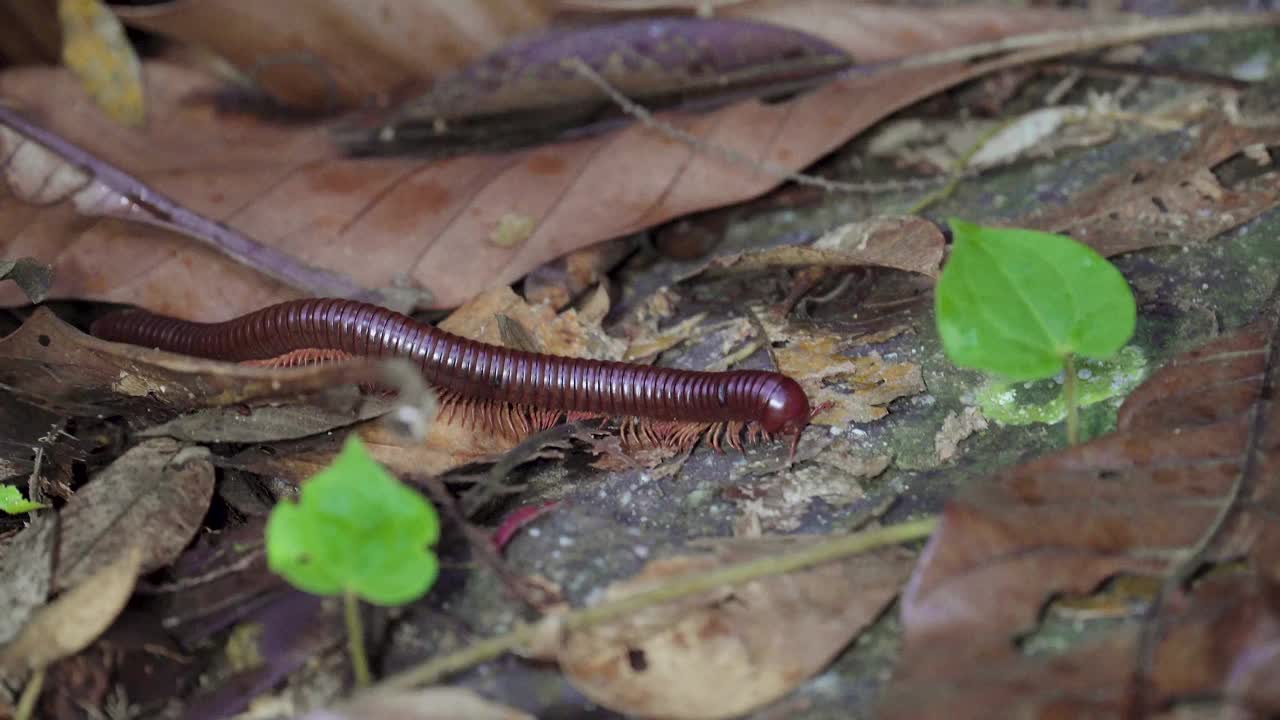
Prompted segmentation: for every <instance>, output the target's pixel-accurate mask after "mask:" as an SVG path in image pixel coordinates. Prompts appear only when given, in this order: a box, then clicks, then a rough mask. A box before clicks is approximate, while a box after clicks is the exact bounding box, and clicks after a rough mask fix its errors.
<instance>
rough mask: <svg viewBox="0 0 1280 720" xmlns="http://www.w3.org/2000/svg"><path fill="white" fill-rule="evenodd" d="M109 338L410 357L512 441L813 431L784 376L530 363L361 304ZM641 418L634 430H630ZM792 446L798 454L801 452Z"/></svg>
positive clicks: (174, 345) (333, 303)
mask: <svg viewBox="0 0 1280 720" xmlns="http://www.w3.org/2000/svg"><path fill="white" fill-rule="evenodd" d="M91 332H92V333H93V334H94V335H96V336H98V337H100V338H103V339H106V340H112V341H116V342H126V343H131V344H134V345H144V346H148V347H154V348H159V349H161V350H167V351H170V352H176V353H182V354H185V355H193V356H197V357H203V358H210V359H216V360H229V361H235V362H255V364H271V365H290V364H293V365H296V364H309V363H312V362H321V361H331V360H335V359H340V358H341V357H343V356H344V355H343V354H345V355H350V356H359V357H372V358H385V357H404V358H409V359H410V360H412V361H414V362H415V363H417V365H418V366H419V367H420V368H421V369H422V373H423V376H424V377H425V379H426V380H427V382H429V383H431V384H432V385H434V386H435V387H436V388H438V389H439V390H440V391H441V394H442V400H443V401H444V402H445V408H446V410H445V416H446V418H451V417H453V416H454V415H455V414H456V413H458V412H461V414H462V416H463V418H464V420H466V421H467V422H469V423H470V424H472V425H476V424H479V425H481V426H483V427H486V428H488V429H491V430H495V431H505V432H509V433H511V434H513V435H521V434H527V433H528V432H531V431H533V430H537V429H540V428H544V427H549V426H550V425H553V424H555V423H556V422H558V421H559V420H560V419H561V418H563V417H571V418H582V417H620V418H623V419H624V420H623V423H622V434H623V438H624V440H628V439H629V440H631V441H636V442H646V441H647V442H653V443H664V442H665V443H672V444H677V445H682V444H684V443H689V444H692V442H694V441H696V440H697V438H698V437H700V436H702V435H707V436H708V437H709V438H710V440H711V443H712V444H713V445H714V446H715V447H717V448H718V447H719V439H720V437H721V436H722V435H723V436H724V437H725V438H726V439H727V440H728V442H729V444H730V445H732V446H734V447H741V444H740V436H741V435H742V433H743V432H744V431H745V432H746V434H747V437H748V439H755V438H758V437H762V436H763V437H771V436H773V435H776V434H783V435H791V436H794V438H795V441H796V442H798V441H799V437H800V433H801V432H802V431H803V430H804V428H805V426H806V425H807V424H808V422H809V417H810V407H809V398H808V396H807V395H806V394H805V392H804V390H803V389H802V388H801V387H800V385H799V383H797V382H796V381H795V380H793V379H791V378H789V377H787V376H786V375H782V374H780V373H775V372H766V371H761V370H732V371H726V372H704V371H696V370H678V369H672V368H659V367H651V366H647V365H633V364H628V363H621V362H612V361H603V360H588V359H584V358H570V357H561V356H556V355H546V354H540V353H531V352H525V351H521V350H512V349H509V348H504V347H498V346H494V345H487V344H485V343H480V342H476V341H474V340H468V339H466V338H462V337H459V336H457V335H452V334H450V333H447V332H444V331H442V330H439V329H437V328H435V327H432V326H431V325H427V324H425V323H421V322H418V321H416V320H414V319H412V318H410V317H408V316H406V315H402V314H400V313H397V312H393V311H391V310H387V309H386V308H382V307H379V306H376V305H370V304H366V303H361V302H357V301H353V300H295V301H289V302H284V303H280V304H277V305H272V306H270V307H267V308H264V309H262V310H257V311H255V312H251V313H249V314H247V315H243V316H241V317H238V318H234V319H231V320H227V321H225V322H219V323H197V322H190V321H186V320H179V319H176V318H170V317H164V316H161V315H154V314H151V313H147V312H141V311H124V312H119V313H113V314H110V315H107V316H104V317H102V318H101V319H99V320H98V321H97V322H95V323H94V325H93V328H92V330H91ZM632 419H634V420H632ZM794 450H795V444H794V443H793V445H792V452H793V453H794Z"/></svg>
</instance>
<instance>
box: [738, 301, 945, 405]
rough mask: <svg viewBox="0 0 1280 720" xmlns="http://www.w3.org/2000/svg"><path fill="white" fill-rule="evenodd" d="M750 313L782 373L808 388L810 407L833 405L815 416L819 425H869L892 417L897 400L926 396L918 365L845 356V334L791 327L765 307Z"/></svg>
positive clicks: (848, 341)
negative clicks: (769, 343)
mask: <svg viewBox="0 0 1280 720" xmlns="http://www.w3.org/2000/svg"><path fill="white" fill-rule="evenodd" d="M752 312H753V313H754V314H755V317H756V319H757V320H758V321H759V322H760V324H761V326H763V327H764V329H765V335H766V336H767V337H768V338H769V340H770V341H771V342H772V343H773V344H774V349H773V357H774V360H775V361H776V362H777V364H778V370H779V371H781V372H783V373H786V374H787V375H790V376H791V377H793V378H795V379H796V380H797V381H798V382H799V383H800V384H801V385H802V386H803V387H804V389H805V392H807V393H808V394H809V402H810V404H811V405H812V406H814V407H817V406H819V405H822V404H824V403H831V406H830V407H829V408H828V409H826V410H824V411H822V412H820V413H818V414H817V415H816V416H815V417H814V419H813V422H814V423H816V424H819V425H846V424H848V423H851V422H870V421H872V420H876V419H879V418H882V417H884V416H885V415H886V414H888V412H889V410H888V405H889V403H890V402H892V401H894V400H896V399H897V398H900V397H906V396H910V395H914V394H916V393H920V392H924V389H925V387H924V379H923V378H922V377H921V375H920V366H919V365H917V364H915V363H910V362H893V361H890V360H887V359H886V358H884V357H882V356H881V355H880V353H878V352H871V353H868V354H865V355H845V354H844V353H843V352H842V350H843V349H844V348H845V347H848V346H850V345H851V339H850V338H849V337H847V336H846V335H844V334H840V333H833V332H828V331H825V330H820V329H816V328H799V327H796V326H793V325H789V324H786V323H784V322H783V321H782V320H780V319H779V318H778V317H776V316H775V315H774V314H773V313H770V312H768V311H767V310H765V309H764V308H761V307H753V308H752ZM855 340H856V339H855ZM837 388H839V389H837Z"/></svg>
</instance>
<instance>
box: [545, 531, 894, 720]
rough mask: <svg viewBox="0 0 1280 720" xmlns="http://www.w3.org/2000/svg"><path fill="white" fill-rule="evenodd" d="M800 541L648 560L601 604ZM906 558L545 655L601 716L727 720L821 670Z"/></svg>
mask: <svg viewBox="0 0 1280 720" xmlns="http://www.w3.org/2000/svg"><path fill="white" fill-rule="evenodd" d="M804 542H806V540H805V539H802V538H760V539H755V540H740V541H736V542H726V543H724V544H722V545H719V546H718V547H716V548H715V550H716V552H715V553H714V554H706V555H685V556H677V557H670V558H664V559H661V560H655V561H653V562H650V563H649V564H648V565H646V566H645V568H644V570H643V571H641V572H640V573H639V574H638V575H636V576H634V577H631V578H628V579H626V580H623V581H620V582H618V583H615V584H613V585H611V586H610V587H609V588H608V589H607V590H606V591H605V593H604V595H603V598H605V599H606V600H616V599H619V598H623V597H627V596H629V595H632V594H635V593H639V592H643V591H645V590H651V589H653V588H654V587H656V586H660V585H662V584H663V583H664V582H666V581H669V579H670V578H672V577H680V576H689V575H693V574H698V573H705V572H709V571H711V570H714V569H716V568H718V567H721V566H723V565H724V564H727V563H732V562H742V561H745V560H748V559H752V558H759V557H764V556H767V555H768V554H769V553H770V552H777V550H778V548H779V547H786V546H790V545H795V544H803V543H804ZM913 559H914V558H913V555H912V554H911V553H910V552H908V551H906V550H902V549H899V548H891V549H888V550H884V551H880V552H876V553H872V554H868V555H860V556H856V557H851V558H848V559H845V560H843V561H841V562H838V563H830V564H826V565H822V566H820V567H815V568H812V569H809V570H805V571H803V572H796V573H789V574H785V575H777V576H773V577H768V578H764V579H761V580H757V581H754V582H751V583H747V584H745V585H742V586H740V587H735V588H722V589H720V590H718V591H716V592H712V593H707V594H706V595H702V596H697V597H691V598H687V599H685V600H682V601H678V602H671V603H667V604H664V605H657V606H654V607H650V608H646V609H644V610H641V611H639V612H636V613H634V614H632V615H628V616H627V617H626V618H624V619H622V620H619V621H617V622H614V623H610V624H607V625H601V626H598V627H593V628H589V629H585V630H578V631H573V632H570V633H568V634H567V637H565V638H564V642H563V645H561V646H560V647H559V648H558V649H557V652H556V653H555V654H556V657H557V659H558V660H559V662H560V665H561V667H562V668H563V669H564V671H565V673H566V674H567V675H568V677H569V680H570V682H572V683H573V684H574V685H575V686H576V687H578V688H579V689H580V690H582V692H583V693H585V694H586V695H587V696H588V697H590V698H591V699H592V700H594V701H596V702H598V703H600V704H601V705H604V706H605V707H608V708H610V709H612V710H615V711H618V712H622V713H625V714H627V715H631V716H640V717H664V718H685V719H688V720H692V719H695V718H705V719H710V718H727V717H736V716H738V715H741V714H742V713H744V712H747V711H748V710H751V709H753V708H756V707H759V706H760V705H763V704H765V703H768V702H770V701H773V700H776V699H777V698H779V697H781V696H782V695H784V694H786V693H787V692H789V691H791V690H792V689H794V688H795V687H797V686H798V685H800V684H801V683H803V682H805V681H806V680H808V679H809V678H810V677H812V676H813V675H814V674H816V673H817V672H818V671H820V670H821V669H822V668H824V667H826V666H827V664H828V663H830V662H831V660H832V658H834V657H835V656H836V655H837V654H838V653H839V652H840V651H841V650H842V649H843V648H844V647H845V646H846V645H847V644H848V643H849V641H850V640H851V639H852V638H853V637H855V636H856V635H857V634H858V633H859V632H860V631H861V630H862V629H863V628H865V627H866V626H867V625H868V624H870V623H871V621H872V620H874V619H875V618H876V617H877V616H878V615H879V614H880V612H881V611H882V610H883V609H884V607H885V605H886V604H888V603H889V602H890V601H891V600H892V599H893V597H894V595H895V594H897V592H898V590H899V588H900V587H901V584H902V581H903V579H904V578H905V577H906V576H907V574H908V572H909V571H910V567H911V563H912V560H913Z"/></svg>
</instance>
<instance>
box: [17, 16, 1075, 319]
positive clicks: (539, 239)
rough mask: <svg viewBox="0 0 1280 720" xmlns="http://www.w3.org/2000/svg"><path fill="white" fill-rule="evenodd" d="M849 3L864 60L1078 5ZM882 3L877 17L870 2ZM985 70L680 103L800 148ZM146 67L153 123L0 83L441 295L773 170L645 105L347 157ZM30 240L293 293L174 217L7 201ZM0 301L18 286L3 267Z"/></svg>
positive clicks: (203, 293) (713, 202)
mask: <svg viewBox="0 0 1280 720" xmlns="http://www.w3.org/2000/svg"><path fill="white" fill-rule="evenodd" d="M835 5H837V6H840V7H844V5H843V3H836V4H835ZM797 8H798V10H788V9H785V8H784V6H782V5H779V6H771V7H764V8H762V12H764V13H765V14H766V15H768V16H770V17H771V19H780V18H781V17H783V16H787V15H789V14H791V13H795V14H796V15H797V16H798V15H802V14H804V13H815V12H818V10H817V8H818V6H816V5H815V6H808V5H806V6H804V7H800V6H799V5H797ZM828 9H830V8H828ZM913 13H915V14H913ZM814 17H822V15H821V14H818V15H816V16H814ZM846 17H847V16H846V15H843V14H841V15H840V18H841V19H840V20H839V21H835V20H833V21H832V22H831V23H830V24H829V25H827V31H828V34H827V35H826V39H827V40H830V41H832V42H834V43H836V44H838V45H840V46H841V47H844V48H845V49H846V50H849V51H850V52H852V53H854V54H855V55H856V56H857V57H859V58H861V59H864V60H869V59H875V58H877V57H886V56H889V55H896V56H901V55H907V54H911V53H917V52H922V51H926V50H932V49H937V48H939V47H950V46H954V45H958V44H962V43H965V42H972V41H976V40H981V39H992V38H995V37H998V36H1001V35H1007V34H1011V33H1014V32H1017V31H1019V30H1026V29H1031V28H1034V29H1036V30H1043V29H1045V28H1047V27H1052V26H1054V25H1055V24H1059V23H1060V24H1063V25H1065V24H1071V23H1073V22H1074V20H1072V19H1071V16H1065V15H1060V14H1053V13H1047V14H1046V13H1034V12H1025V13H1019V12H1009V11H1007V10H1005V9H1001V10H1000V11H998V12H995V11H991V10H985V11H983V10H971V11H966V12H958V13H944V14H943V15H941V16H935V15H932V14H930V13H928V12H925V11H912V13H907V14H904V13H903V12H902V11H896V10H895V11H889V10H886V9H883V8H881V9H879V10H875V9H872V10H869V11H868V12H867V13H866V14H863V15H859V16H858V18H857V21H856V22H854V21H850V20H847V19H845V18H846ZM880 17H882V18H885V20H884V21H883V22H884V23H885V24H880V23H879V22H877V18H880ZM940 17H941V18H944V19H945V20H946V21H945V22H944V21H940V20H939V18H940ZM811 19H812V17H811V18H810V19H809V20H806V19H804V18H799V20H800V21H801V22H802V23H803V22H809V21H810V20H811ZM922 28H928V32H922ZM855 29H856V32H855ZM833 31H834V32H833ZM841 32H848V33H852V34H851V35H848V36H846V37H840V36H839V34H840V33H841ZM863 44H865V45H866V46H863ZM974 72H976V71H975V70H974V69H972V68H970V67H951V68H929V69H925V70H915V71H906V72H895V73H892V74H888V75H876V76H858V77H847V78H842V79H840V80H838V81H836V82H833V83H832V84H830V85H827V86H824V87H822V88H820V89H818V90H816V91H814V92H811V93H809V94H806V95H803V96H801V97H798V98H796V99H794V100H790V101H786V102H780V103H774V104H762V103H757V102H747V103H742V104H738V105H734V106H732V107H728V108H724V109H722V110H719V111H716V112H714V113H710V114H706V115H698V116H678V117H673V118H671V121H672V122H673V123H675V124H676V125H678V126H679V127H681V128H682V129H684V130H687V131H690V132H692V133H694V134H695V135H697V136H699V137H702V138H703V139H704V140H705V141H706V142H707V143H710V144H713V145H717V146H721V147H725V148H728V149H731V150H733V151H736V152H737V153H739V154H742V155H745V156H747V157H749V158H753V159H755V160H758V161H760V162H764V163H773V164H780V165H782V166H785V167H789V168H801V167H804V166H805V165H807V164H809V163H810V162H812V161H813V160H814V159H816V158H818V157H821V156H823V155H825V154H827V153H828V152H830V151H831V150H832V149H834V148H835V147H838V146H839V145H841V144H843V143H844V142H845V141H847V140H848V139H849V138H850V137H852V136H853V135H856V134H857V133H859V132H861V131H862V130H864V129H865V128H867V127H869V126H870V125H872V124H874V123H875V122H876V121H878V120H879V119H881V118H883V117H885V116H886V115H888V114H890V113H892V112H894V111H895V110H897V109H899V108H901V107H904V106H905V105H907V104H910V103H911V102H914V101H915V100H918V99H919V98H921V97H926V96H928V95H929V94H931V93H933V92H936V91H938V90H939V89H942V88H945V87H948V86H951V85H953V84H955V83H956V82H959V81H961V80H963V79H966V78H968V77H970V76H971V75H972V74H973V73H974ZM145 77H146V80H147V96H148V99H149V100H150V101H151V105H152V108H153V113H154V115H153V116H154V122H153V123H152V124H151V127H150V129H149V130H148V131H147V132H146V133H138V132H130V131H127V130H124V129H121V128H118V127H115V126H111V125H109V124H108V123H106V122H105V120H104V118H102V116H101V114H100V113H98V112H97V111H96V109H95V108H93V107H92V106H91V105H90V104H89V103H88V102H87V100H86V98H85V97H83V95H82V94H81V93H80V92H79V90H78V88H77V87H76V86H75V85H74V83H72V82H70V81H69V78H68V77H67V76H65V75H64V74H60V73H57V72H50V71H47V70H19V71H12V72H8V73H5V74H3V75H0V93H3V94H4V95H5V96H6V97H8V98H11V99H12V101H13V102H16V103H18V104H20V105H21V106H23V107H27V108H30V109H31V110H32V111H34V112H36V113H38V114H39V115H40V116H41V117H42V118H43V119H44V121H46V122H48V123H49V125H50V127H51V128H52V129H53V130H55V131H56V132H58V133H60V134H62V135H63V136H64V137H67V138H68V139H70V140H72V141H73V142H77V143H80V144H82V145H83V146H85V147H87V148H88V149H90V150H92V151H93V152H96V153H98V154H99V155H101V156H102V157H103V158H104V159H106V160H108V161H110V162H113V163H115V164H117V165H119V166H120V167H122V168H124V169H126V170H127V171H129V172H131V173H133V174H135V175H137V176H139V177H141V178H142V179H143V180H145V181H147V182H149V183H151V184H153V185H154V186H155V187H156V188H157V189H159V190H160V191H161V192H164V193H165V194H167V195H169V196H171V197H174V198H176V199H177V200H179V201H180V202H182V203H183V204H184V205H185V206H186V207H189V208H190V209H192V210H194V211H196V212H199V213H203V214H205V215H207V216H209V217H211V218H213V219H215V220H218V221H221V222H224V223H228V224H230V225H232V226H234V227H235V228H237V229H239V230H241V231H243V232H245V233H247V234H248V235H250V236H252V237H253V238H255V239H256V240H258V241H259V242H261V243H263V244H265V245H267V246H270V247H271V248H273V249H275V250H278V251H282V252H285V253H289V254H292V255H294V256H296V257H298V258H300V259H302V260H304V261H305V262H306V263H308V264H310V265H313V266H316V267H320V268H328V269H340V270H341V271H343V272H344V273H345V274H347V275H350V276H351V277H353V278H354V279H355V280H356V281H357V282H359V283H360V284H361V285H363V286H365V287H367V288H389V287H410V288H412V287H415V286H416V287H419V288H423V289H425V290H426V291H427V292H428V293H429V294H430V296H431V298H432V299H431V301H430V303H429V304H430V305H433V306H437V307H450V306H455V305H458V304H460V303H461V302H463V301H464V300H466V299H467V298H470V297H473V296H474V295H475V294H477V293H478V292H481V291H483V290H484V289H487V288H490V287H495V286H498V285H502V284H506V283H510V282H512V281H514V280H516V279H517V278H519V277H521V276H522V275H523V274H525V273H526V272H528V271H529V270H531V269H533V268H534V267H537V266H538V265H540V264H541V263H543V262H545V261H547V260H548V259H551V258H554V257H558V256H560V255H563V254H565V253H566V252H569V251H571V250H574V249H576V248H580V247H583V246H586V245H590V244H593V243H595V242H598V241H600V240H603V239H607V238H610V237H617V236H621V235H625V234H628V233H631V232H634V231H636V230H640V229H644V228H647V227H651V226H653V225H655V224H657V223H660V222H663V221H665V220H667V219H670V218H672V217H677V216H681V215H685V214H688V213H691V212H694V211H697V210H702V209H706V208H709V207H714V206H718V205H724V204H728V203H732V202H736V201H739V200H742V199H745V198H748V197H752V196H755V195H758V194H760V193H762V192H764V191H766V190H768V189H769V188H771V187H773V186H775V185H777V184H778V183H779V182H780V181H781V178H780V176H778V175H775V174H770V173H763V172H756V171H753V170H752V169H749V168H743V167H742V166H740V165H739V164H737V163H733V162H727V161H726V160H724V159H723V158H721V157H720V156H719V155H717V154H714V153H704V152H701V151H698V150H695V149H693V148H690V147H689V146H687V145H685V144H683V143H679V142H675V141H673V140H671V139H668V138H666V137H663V136H662V135H660V134H658V133H655V132H654V131H653V130H651V129H649V128H647V127H643V126H638V125H636V126H631V127H628V128H625V129H623V130H621V131H618V132H614V133H610V134H607V135H603V136H600V137H594V138H590V139H585V140H579V141H575V142H566V143H561V144H557V145H554V146H547V147H541V148H536V149H532V150H528V151H524V152H516V153H507V154H498V155H486V156H468V157H456V158H452V159H449V160H445V161H440V162H424V161H421V160H417V159H407V158H391V159H376V160H368V159H366V160H360V159H350V158H341V157H337V156H336V154H335V150H334V148H333V147H332V146H331V144H330V142H329V140H328V137H327V135H326V134H325V132H324V131H323V129H315V128H303V129H299V128H282V127H280V126H276V125H268V124H265V123H262V122H258V121H254V120H251V119H249V118H246V117H237V118H230V117H227V116H222V115H219V114H217V113H216V112H214V111H213V110H212V108H211V107H210V106H209V104H208V103H206V102H201V101H198V100H192V99H191V98H193V97H197V96H201V95H204V96H207V95H208V94H209V93H210V92H212V91H214V90H216V87H215V85H214V84H213V83H211V82H210V81H209V80H207V79H205V78H202V77H200V76H198V75H196V74H195V73H193V72H191V71H188V70H182V69H179V68H177V67H174V66H172V65H165V64H161V63H153V64H151V65H150V66H148V67H147V68H146V71H145ZM513 213H514V214H517V215H520V216H526V217H531V218H536V219H537V224H536V228H535V229H534V230H533V233H532V235H531V236H530V237H529V238H528V239H527V240H525V241H524V242H523V243H520V244H519V245H516V246H514V247H501V246H499V245H495V244H494V243H491V242H489V241H488V240H485V238H488V237H490V236H491V235H492V233H493V231H494V229H495V228H496V227H497V226H498V224H499V222H500V220H501V218H503V217H504V216H508V215H510V214H513ZM19 254H21V255H31V256H33V257H36V258H38V259H40V260H42V261H48V262H50V263H51V264H53V265H54V267H55V271H56V273H57V278H56V281H55V285H54V289H53V295H54V296H55V297H81V298H91V299H100V300H112V301H119V302H128V303H133V304H137V305H141V306H144V307H146V308H148V309H151V310H154V311H157V312H162V313H167V314H172V315H179V316H183V317H187V318H190V319H196V320H212V319H225V318H226V317H229V316H231V315H235V314H240V313H243V312H246V311H248V310H251V309H256V308H259V307H262V306H264V305H267V304H270V303H271V302H273V301H277V300H281V299H284V298H287V297H291V296H292V295H293V293H292V291H290V290H288V289H286V288H285V287H283V286H281V285H279V284H278V283H276V282H275V281H269V280H265V279H264V277H263V276H262V275H260V274H259V273H257V272H255V271H252V270H250V269H248V268H246V267H243V266H240V265H237V264H235V263H232V262H229V261H227V260H226V259H224V258H223V257H222V256H221V255H218V254H215V253H214V252H213V251H211V250H208V249H205V248H203V247H196V246H193V245H192V243H191V242H190V241H187V240H181V239H178V238H176V237H174V236H173V235H171V234H170V233H168V232H166V231H162V230H158V229H153V228H140V227H137V226H134V225H125V224H123V223H120V222H117V221H101V222H97V223H93V224H90V225H88V226H87V227H86V225H85V223H84V221H83V218H82V217H80V216H79V215H78V214H77V213H76V212H75V211H74V210H73V209H71V208H68V207H65V206H58V207H55V208H39V209H36V208H31V207H27V206H23V205H21V204H16V203H10V204H8V205H6V206H5V212H4V213H2V214H0V256H17V255H19ZM0 302H5V303H14V302H19V298H17V297H16V296H15V295H14V294H13V291H12V290H9V289H6V288H3V287H0Z"/></svg>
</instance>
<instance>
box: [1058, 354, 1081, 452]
mask: <svg viewBox="0 0 1280 720" xmlns="http://www.w3.org/2000/svg"><path fill="white" fill-rule="evenodd" d="M1077 394H1078V393H1077V390H1076V356H1075V354H1074V353H1067V357H1066V368H1065V369H1064V370H1063V375H1062V399H1063V402H1064V403H1065V404H1066V406H1067V444H1068V445H1078V444H1079V443H1080V407H1079V406H1080V402H1079V398H1078V397H1077Z"/></svg>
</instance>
